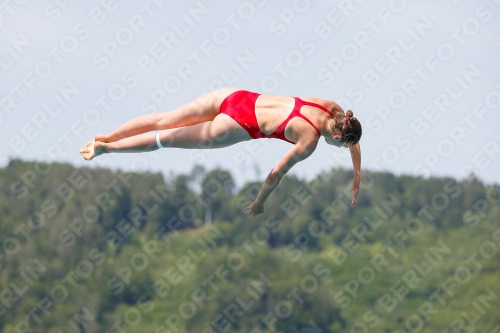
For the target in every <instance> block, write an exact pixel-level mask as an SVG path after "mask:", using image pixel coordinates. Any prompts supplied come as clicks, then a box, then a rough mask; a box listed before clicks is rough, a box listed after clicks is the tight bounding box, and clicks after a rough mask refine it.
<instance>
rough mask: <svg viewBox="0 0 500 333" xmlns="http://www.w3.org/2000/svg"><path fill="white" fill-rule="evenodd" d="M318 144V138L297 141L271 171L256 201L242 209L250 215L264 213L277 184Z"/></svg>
mask: <svg viewBox="0 0 500 333" xmlns="http://www.w3.org/2000/svg"><path fill="white" fill-rule="evenodd" d="M317 144H318V141H317V140H311V141H309V140H308V141H305V142H297V144H296V145H295V146H293V148H292V149H290V150H289V151H288V152H287V153H286V154H285V156H283V158H282V159H281V160H280V161H279V162H278V164H277V165H276V167H275V168H274V169H273V170H272V171H271V172H270V173H269V175H268V176H267V178H266V180H265V181H264V184H263V185H262V188H261V189H260V192H259V194H258V195H257V198H256V199H255V201H254V202H253V203H252V204H250V205H249V206H248V207H245V208H243V209H242V210H241V211H242V212H244V213H246V214H247V215H248V216H250V217H256V216H258V215H260V214H262V213H264V202H265V201H266V200H267V198H268V197H269V195H270V194H271V193H272V192H273V191H274V189H275V188H276V186H278V184H279V183H280V181H281V179H283V176H285V174H286V173H287V172H288V171H289V170H290V169H291V168H292V167H293V166H294V165H295V164H297V163H298V162H300V161H302V160H304V159H306V158H307V157H309V156H310V155H311V154H312V153H313V152H314V150H315V149H316V146H317Z"/></svg>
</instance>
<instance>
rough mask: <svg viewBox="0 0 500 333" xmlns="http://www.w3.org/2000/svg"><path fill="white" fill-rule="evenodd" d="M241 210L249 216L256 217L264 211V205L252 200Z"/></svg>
mask: <svg viewBox="0 0 500 333" xmlns="http://www.w3.org/2000/svg"><path fill="white" fill-rule="evenodd" d="M241 211H242V212H243V213H245V214H247V215H248V216H250V217H257V216H258V215H261V214H263V213H264V205H262V204H260V203H258V202H255V201H254V202H252V204H251V205H250V206H247V207H245V208H243V209H242V210H241Z"/></svg>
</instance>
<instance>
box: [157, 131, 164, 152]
mask: <svg viewBox="0 0 500 333" xmlns="http://www.w3.org/2000/svg"><path fill="white" fill-rule="evenodd" d="M156 144H157V145H158V149H162V148H165V147H163V146H162V145H161V142H160V132H156Z"/></svg>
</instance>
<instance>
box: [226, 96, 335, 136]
mask: <svg viewBox="0 0 500 333" xmlns="http://www.w3.org/2000/svg"><path fill="white" fill-rule="evenodd" d="M260 95H261V94H257V93H254V92H250V91H246V90H239V91H236V92H234V93H232V94H231V95H229V96H227V97H226V99H224V101H223V102H222V104H221V106H220V113H225V114H227V115H228V116H229V117H231V118H233V119H234V120H236V122H237V123H238V124H240V125H241V127H243V128H244V129H246V131H247V132H248V134H250V136H251V137H252V139H260V138H268V139H269V138H276V139H281V140H284V141H287V142H290V143H293V144H295V142H292V141H290V140H288V139H287V138H285V128H286V125H287V124H288V122H289V121H290V120H291V119H292V118H294V117H300V118H302V119H304V120H305V121H307V122H308V123H309V124H311V126H312V127H314V129H315V130H316V131H317V132H318V134H319V136H321V133H320V131H319V129H318V128H317V127H316V126H314V124H313V123H312V122H311V121H310V120H309V119H307V118H306V117H305V116H304V115H303V114H302V113H300V109H301V108H302V106H304V105H309V106H314V107H316V108H319V109H321V110H323V111H325V112H328V113H330V114H331V112H330V111H328V110H327V109H326V108H325V107H323V106H321V105H319V104H316V103H311V102H306V101H303V100H301V99H300V98H298V97H294V99H295V106H294V108H293V110H292V112H291V113H290V115H289V116H288V118H286V119H285V121H283V122H282V123H281V125H279V126H278V128H276V130H275V131H274V132H273V133H271V134H269V135H265V134H264V133H262V131H261V130H260V128H259V124H258V123H257V117H256V116H255V102H256V101H257V98H258V97H259V96H260Z"/></svg>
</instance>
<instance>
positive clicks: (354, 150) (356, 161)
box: [349, 142, 361, 207]
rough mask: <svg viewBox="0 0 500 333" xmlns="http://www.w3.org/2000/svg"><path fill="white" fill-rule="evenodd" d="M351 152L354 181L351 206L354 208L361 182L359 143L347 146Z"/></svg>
mask: <svg viewBox="0 0 500 333" xmlns="http://www.w3.org/2000/svg"><path fill="white" fill-rule="evenodd" d="M349 150H350V151H351V159H352V166H353V168H354V179H353V181H352V202H351V206H353V207H354V206H356V203H357V202H358V193H359V182H360V180H361V147H360V146H359V142H358V143H356V144H355V145H351V146H349Z"/></svg>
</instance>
